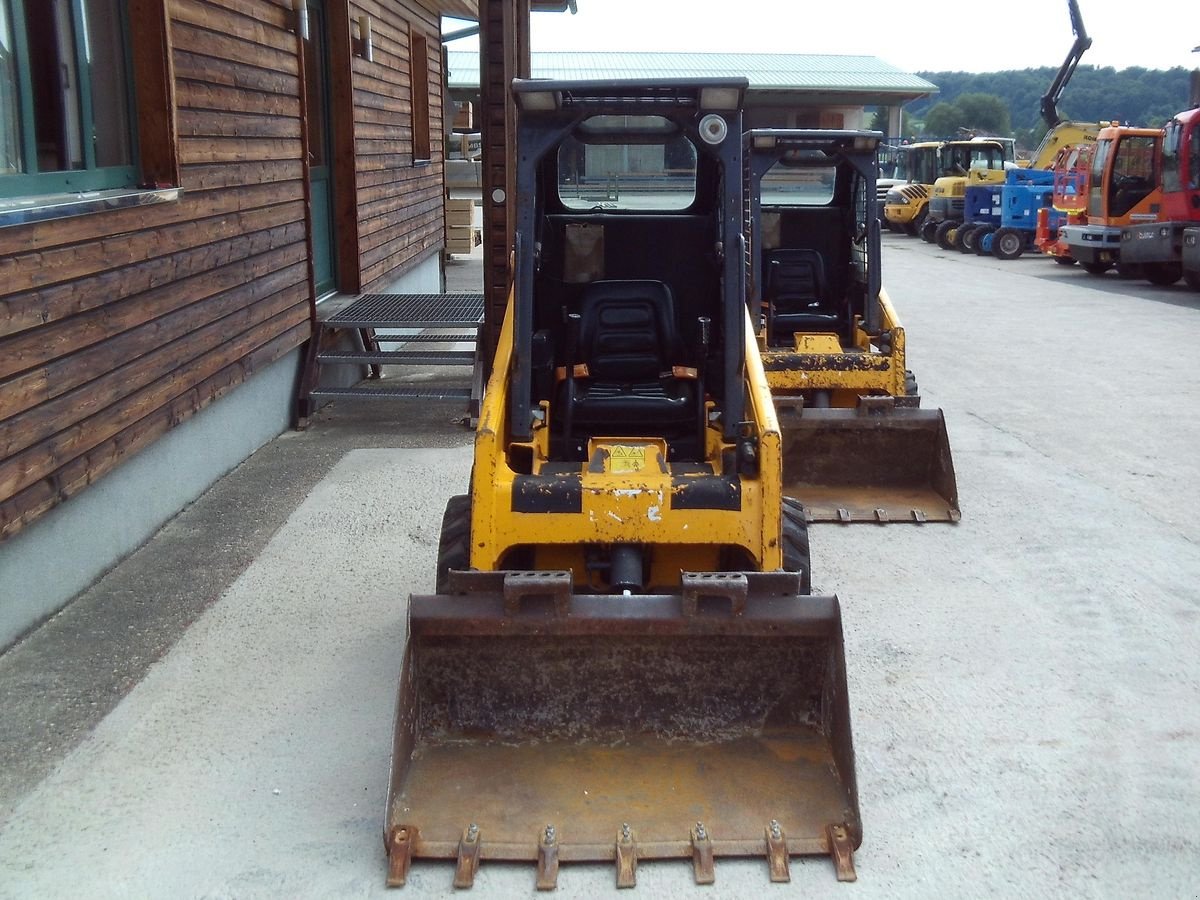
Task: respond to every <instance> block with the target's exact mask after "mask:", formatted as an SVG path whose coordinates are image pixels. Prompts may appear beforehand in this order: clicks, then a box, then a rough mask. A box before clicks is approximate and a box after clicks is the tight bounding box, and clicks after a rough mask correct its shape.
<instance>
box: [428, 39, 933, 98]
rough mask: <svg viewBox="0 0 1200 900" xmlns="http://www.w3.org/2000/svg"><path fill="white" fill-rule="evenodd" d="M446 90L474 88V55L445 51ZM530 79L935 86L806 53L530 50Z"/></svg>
mask: <svg viewBox="0 0 1200 900" xmlns="http://www.w3.org/2000/svg"><path fill="white" fill-rule="evenodd" d="M448 61H449V69H450V76H449V85H450V88H451V89H463V90H466V89H471V88H478V87H479V53H478V51H474V50H469V51H468V50H450V51H449V52H448ZM530 62H531V64H532V74H533V77H534V78H562V79H590V78H662V77H676V78H700V77H710V76H730V75H744V76H745V77H746V78H748V79H749V80H750V90H751V91H788V92H804V93H808V92H813V93H822V94H829V93H836V94H870V95H874V96H880V97H890V98H892V99H909V100H911V99H915V98H917V97H923V96H925V95H926V94H932V93H936V92H937V85H935V84H933V83H932V82H929V81H926V80H925V79H924V78H918V77H917V76H916V75H912V74H909V73H907V72H903V71H901V70H900V69H897V68H896V67H895V66H892V65H890V64H889V63H886V62H884V61H883V60H881V59H879V58H878V57H875V56H832V55H831V56H824V55H817V54H808V53H624V52H610V53H591V52H575V51H562V50H556V51H534V52H533V53H532V54H531V60H530Z"/></svg>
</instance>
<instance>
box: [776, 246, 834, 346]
mask: <svg viewBox="0 0 1200 900" xmlns="http://www.w3.org/2000/svg"><path fill="white" fill-rule="evenodd" d="M766 269H767V272H766V276H767V278H766V291H765V295H764V299H765V300H766V302H767V304H768V306H769V313H768V316H769V318H768V321H769V322H770V329H771V334H770V340H771V343H776V342H778V341H785V342H790V340H791V336H792V335H793V334H794V333H796V332H797V331H800V332H805V331H807V332H817V331H832V332H838V331H840V326H841V321H840V317H839V316H838V312H837V308H836V306H835V304H834V303H833V302H832V300H831V299H830V297H829V288H828V282H827V281H826V280H825V263H824V260H823V259H822V258H821V254H820V253H818V252H817V251H816V250H772V251H770V252H768V253H767V254H766Z"/></svg>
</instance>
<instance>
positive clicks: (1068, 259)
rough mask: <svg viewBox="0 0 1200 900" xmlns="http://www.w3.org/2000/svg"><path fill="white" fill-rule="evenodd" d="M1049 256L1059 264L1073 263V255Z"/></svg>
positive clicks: (1071, 264) (1068, 264)
mask: <svg viewBox="0 0 1200 900" xmlns="http://www.w3.org/2000/svg"><path fill="white" fill-rule="evenodd" d="M1050 258H1051V259H1052V260H1054V261H1055V262H1056V263H1058V264H1059V265H1060V266H1073V265H1075V257H1073V256H1052V257H1050Z"/></svg>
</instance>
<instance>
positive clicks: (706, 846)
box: [692, 822, 717, 884]
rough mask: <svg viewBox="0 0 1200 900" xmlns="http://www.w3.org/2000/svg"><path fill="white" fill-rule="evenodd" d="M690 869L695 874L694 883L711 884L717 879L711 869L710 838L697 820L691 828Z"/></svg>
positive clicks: (701, 823) (711, 848)
mask: <svg viewBox="0 0 1200 900" xmlns="http://www.w3.org/2000/svg"><path fill="white" fill-rule="evenodd" d="M692 871H693V872H694V873H695V876H696V884H712V883H713V882H714V881H716V880H717V875H716V872H715V871H714V870H713V847H712V839H711V838H710V837H709V836H708V831H707V830H706V829H705V828H704V823H703V822H697V823H696V827H695V828H693V829H692Z"/></svg>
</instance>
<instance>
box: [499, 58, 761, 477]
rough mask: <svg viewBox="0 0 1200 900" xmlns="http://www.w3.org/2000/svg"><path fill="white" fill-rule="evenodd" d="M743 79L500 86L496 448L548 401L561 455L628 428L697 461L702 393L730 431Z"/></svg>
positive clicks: (740, 246) (728, 433) (522, 436)
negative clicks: (504, 232)
mask: <svg viewBox="0 0 1200 900" xmlns="http://www.w3.org/2000/svg"><path fill="white" fill-rule="evenodd" d="M747 84H748V82H747V81H746V79H744V78H688V79H663V80H655V81H642V80H614V81H560V80H540V79H538V80H523V79H515V80H514V81H513V84H512V90H513V94H514V97H515V100H516V107H517V133H516V150H517V177H516V188H517V192H516V197H515V198H513V201H514V202H515V203H516V204H517V209H516V233H515V243H514V253H515V275H514V286H513V309H512V313H511V314H512V323H513V328H512V336H513V337H512V340H513V345H512V350H513V354H512V364H511V369H510V372H509V376H510V377H509V385H510V390H511V395H510V397H509V408H508V411H509V414H508V438H509V439H510V440H512V441H517V442H520V441H528V440H529V439H530V437H531V433H532V431H533V428H534V422H535V420H537V419H538V418H539V417H541V416H542V415H544V412H543V410H544V409H545V408H547V407H548V409H549V410H550V413H549V419H550V421H549V425H550V428H551V432H550V433H551V448H552V450H551V455H552V456H553V457H556V458H557V459H559V460H564V461H566V460H574V459H581V458H582V456H581V454H582V445H581V444H579V443H578V442H577V441H576V440H575V439H574V437H575V436H579V437H582V438H583V439H585V443H586V438H587V437H588V436H596V435H604V434H607V435H610V436H613V435H636V434H638V433H639V429H641V430H648V431H647V434H654V433H656V432H658V431H659V430H662V432H663V433H664V434H665V435H666V437H667V438H668V444H669V447H670V448H671V453H672V455H673V456H674V457H676V458H681V457H682V458H686V457H689V456H690V457H697V456H700V455H702V454H703V452H704V448H703V447H696V446H694V444H695V441H696V437H695V435H696V429H695V428H694V427H693V426H694V424H695V423H696V421H697V416H698V415H699V416H703V415H704V412H703V409H704V407H703V404H704V403H705V399H706V397H707V399H709V400H711V401H713V403H714V404H715V407H714V408H713V409H712V410H711V412H712V414H713V415H712V417H711V419H710V420H713V421H719V422H720V427H721V430H722V432H723V435H724V437H725V439H726V440H729V441H732V440H734V439H735V438H736V436H737V434H738V426H739V423H741V422H742V419H743V412H744V409H745V385H744V368H745V346H744V340H745V311H744V306H743V297H744V282H743V278H744V268H743V262H742V260H743V258H744V254H745V250H744V247H745V244H744V238H743V235H742V222H743V216H744V202H743V193H742V174H741V173H742V142H741V121H742V101H743V97H744V94H745V90H746V87H747ZM573 373H581V374H578V375H574V377H579V378H582V380H583V382H584V387H583V388H580V389H578V390H577V389H576V388H575V387H574V383H573V382H572V380H571V379H572V376H573ZM564 376H565V378H566V382H567V385H566V391H565V393H564V384H563V382H564ZM589 376H590V377H589ZM567 406H570V408H571V411H572V412H571V413H568V414H567V422H570V421H571V419H570V415H572V414H573V415H574V416H575V418H574V425H573V427H572V426H570V425H568V426H567V427H568V429H570V433H571V435H572V438H571V439H570V440H567V439H564V437H563V427H564V426H563V420H564V415H563V412H564V407H567ZM673 428H677V429H678V433H679V435H680V438H679V440H678V441H673V440H671V437H672V429H673ZM556 434H557V435H558V437H557V439H556V438H555V435H556ZM689 442H691V443H689ZM677 446H678V447H685V448H686V449H685V450H683V451H681V452H680V453H676V447H677Z"/></svg>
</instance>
